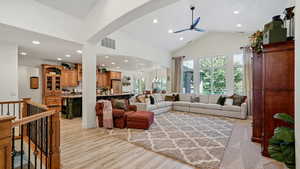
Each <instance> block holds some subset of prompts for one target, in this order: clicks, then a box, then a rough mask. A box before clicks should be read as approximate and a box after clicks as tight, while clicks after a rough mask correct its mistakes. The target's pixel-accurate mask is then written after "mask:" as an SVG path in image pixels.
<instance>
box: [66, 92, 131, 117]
mask: <svg viewBox="0 0 300 169" xmlns="http://www.w3.org/2000/svg"><path fill="white" fill-rule="evenodd" d="M132 96H134V94H131V93H123V94H112V95H100V94H97V101H98V100H111V99H130V98H131V97H132ZM61 98H62V117H64V118H67V119H72V118H74V117H81V116H82V94H64V95H62V96H61Z"/></svg>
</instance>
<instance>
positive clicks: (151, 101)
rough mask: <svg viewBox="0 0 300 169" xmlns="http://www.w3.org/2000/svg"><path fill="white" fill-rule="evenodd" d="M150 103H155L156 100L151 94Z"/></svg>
mask: <svg viewBox="0 0 300 169" xmlns="http://www.w3.org/2000/svg"><path fill="white" fill-rule="evenodd" d="M150 104H155V100H154V97H153V96H150Z"/></svg>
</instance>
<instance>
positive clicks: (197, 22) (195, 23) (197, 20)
mask: <svg viewBox="0 0 300 169" xmlns="http://www.w3.org/2000/svg"><path fill="white" fill-rule="evenodd" d="M199 22H200V17H198V18H197V19H196V20H195V22H194V23H193V24H192V27H193V28H194V27H196V26H197V25H198V24H199Z"/></svg>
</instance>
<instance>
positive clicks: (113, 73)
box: [109, 71, 122, 80]
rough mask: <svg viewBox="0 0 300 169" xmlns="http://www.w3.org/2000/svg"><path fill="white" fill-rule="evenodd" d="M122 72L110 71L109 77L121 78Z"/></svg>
mask: <svg viewBox="0 0 300 169" xmlns="http://www.w3.org/2000/svg"><path fill="white" fill-rule="evenodd" d="M121 76H122V75H121V72H112V71H110V72H109V78H110V79H116V80H121Z"/></svg>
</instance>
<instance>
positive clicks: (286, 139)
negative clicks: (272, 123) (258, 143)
mask: <svg viewBox="0 0 300 169" xmlns="http://www.w3.org/2000/svg"><path fill="white" fill-rule="evenodd" d="M274 118H275V119H279V120H282V121H284V122H286V123H288V124H290V125H294V119H293V117H291V116H290V115H288V114H284V113H278V114H275V115H274ZM268 150H269V154H270V156H271V158H273V159H275V160H277V161H280V162H283V163H285V164H286V166H287V167H288V168H289V169H295V165H296V162H295V131H294V128H291V127H277V128H276V129H275V130H274V136H273V137H272V138H271V139H270V140H269V147H268Z"/></svg>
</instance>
